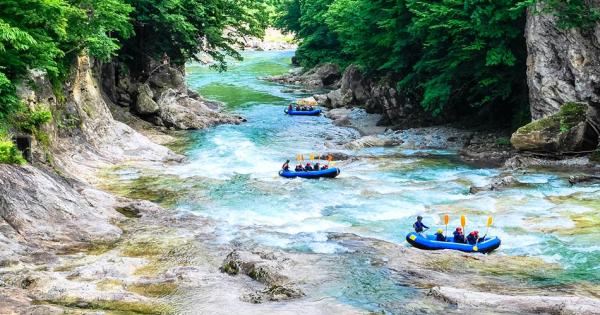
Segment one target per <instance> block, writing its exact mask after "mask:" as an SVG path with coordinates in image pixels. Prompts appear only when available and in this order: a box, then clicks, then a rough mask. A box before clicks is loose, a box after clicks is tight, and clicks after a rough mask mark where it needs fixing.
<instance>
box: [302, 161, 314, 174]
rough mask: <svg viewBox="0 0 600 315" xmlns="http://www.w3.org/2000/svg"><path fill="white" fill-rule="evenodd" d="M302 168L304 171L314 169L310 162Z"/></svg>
mask: <svg viewBox="0 0 600 315" xmlns="http://www.w3.org/2000/svg"><path fill="white" fill-rule="evenodd" d="M304 170H305V171H306V172H312V171H314V169H313V167H312V165H310V163H306V167H304Z"/></svg>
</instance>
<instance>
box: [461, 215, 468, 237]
mask: <svg viewBox="0 0 600 315" xmlns="http://www.w3.org/2000/svg"><path fill="white" fill-rule="evenodd" d="M466 225H467V217H465V216H464V215H461V216H460V226H462V229H463V235H465V232H466V231H465V226H466ZM463 237H464V236H463Z"/></svg>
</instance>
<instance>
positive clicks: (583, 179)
mask: <svg viewBox="0 0 600 315" xmlns="http://www.w3.org/2000/svg"><path fill="white" fill-rule="evenodd" d="M596 182H600V175H577V176H571V177H569V183H570V184H571V186H572V185H576V184H581V183H596Z"/></svg>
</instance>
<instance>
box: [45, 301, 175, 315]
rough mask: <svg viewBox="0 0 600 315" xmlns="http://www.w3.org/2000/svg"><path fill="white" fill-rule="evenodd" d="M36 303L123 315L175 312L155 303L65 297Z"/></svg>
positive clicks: (168, 306) (163, 304) (168, 307)
mask: <svg viewBox="0 0 600 315" xmlns="http://www.w3.org/2000/svg"><path fill="white" fill-rule="evenodd" d="M38 303H40V304H43V303H46V304H54V305H60V306H64V307H70V308H76V309H85V310H96V311H113V312H118V313H120V312H122V313H124V314H175V310H174V309H173V307H171V306H170V305H167V304H165V303H156V302H137V301H114V300H90V301H86V300H82V299H79V298H72V297H65V298H59V299H56V300H44V301H39V302H38Z"/></svg>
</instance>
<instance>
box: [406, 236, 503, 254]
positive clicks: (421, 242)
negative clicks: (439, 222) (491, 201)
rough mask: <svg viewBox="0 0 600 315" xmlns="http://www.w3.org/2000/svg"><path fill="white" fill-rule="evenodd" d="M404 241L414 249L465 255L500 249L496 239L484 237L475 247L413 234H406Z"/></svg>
mask: <svg viewBox="0 0 600 315" xmlns="http://www.w3.org/2000/svg"><path fill="white" fill-rule="evenodd" d="M406 241H407V242H408V243H410V245H412V246H414V247H416V248H420V249H425V250H441V249H453V250H459V251H461V252H466V253H483V254H486V253H490V252H492V251H494V250H495V249H496V248H498V247H500V243H501V242H500V239H499V238H498V237H486V238H485V240H483V242H479V243H478V244H477V245H469V244H461V243H454V237H448V241H447V242H438V241H436V240H435V235H427V237H424V236H422V235H420V234H417V233H415V232H411V233H408V235H406Z"/></svg>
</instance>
